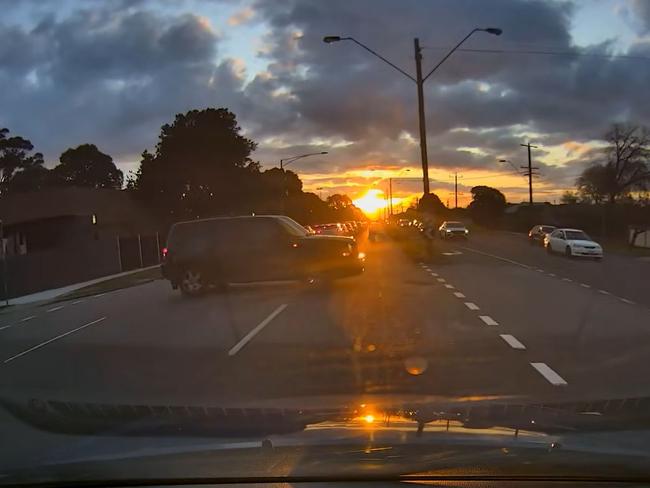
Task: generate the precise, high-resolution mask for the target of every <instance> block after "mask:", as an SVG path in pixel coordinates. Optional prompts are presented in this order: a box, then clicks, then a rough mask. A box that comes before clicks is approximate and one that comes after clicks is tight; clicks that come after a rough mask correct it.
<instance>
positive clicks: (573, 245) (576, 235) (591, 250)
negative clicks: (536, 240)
mask: <svg viewBox="0 0 650 488" xmlns="http://www.w3.org/2000/svg"><path fill="white" fill-rule="evenodd" d="M544 247H545V248H546V250H547V251H548V252H549V253H553V252H561V253H564V254H565V255H566V256H567V257H570V258H572V257H574V256H585V257H592V258H596V259H602V257H603V248H602V246H601V245H600V244H598V243H597V242H595V241H594V240H592V239H591V237H589V236H588V235H587V234H586V233H585V232H584V231H581V230H580V229H555V230H554V231H553V232H551V233H550V234H547V235H546V237H545V238H544Z"/></svg>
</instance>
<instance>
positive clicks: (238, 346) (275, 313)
mask: <svg viewBox="0 0 650 488" xmlns="http://www.w3.org/2000/svg"><path fill="white" fill-rule="evenodd" d="M285 308H287V304H286V303H283V304H282V305H280V306H279V307H278V308H276V309H275V310H273V312H271V314H270V315H269V316H268V317H266V318H265V319H264V320H262V321H261V322H260V323H259V324H258V325H257V326H256V327H255V328H254V329H253V330H251V331H250V332H249V333H248V334H246V335H245V336H244V338H243V339H242V340H241V341H239V342H238V343H237V344H235V345H234V346H233V347H232V349H231V350H230V351H228V356H234V355H235V354H237V353H238V352H239V351H241V350H242V348H243V347H244V346H245V345H246V344H248V343H249V342H250V341H251V340H252V339H253V337H255V336H256V335H257V334H258V333H259V332H260V331H261V330H262V329H263V328H264V327H266V326H267V325H269V323H270V322H271V320H273V319H274V318H275V317H277V316H278V315H279V314H280V313H281V312H282V311H283V310H284V309H285Z"/></svg>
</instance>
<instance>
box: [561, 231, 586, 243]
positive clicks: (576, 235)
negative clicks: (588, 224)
mask: <svg viewBox="0 0 650 488" xmlns="http://www.w3.org/2000/svg"><path fill="white" fill-rule="evenodd" d="M564 235H565V236H566V238H567V240H568V241H590V240H591V238H590V237H589V236H588V235H587V234H585V233H584V232H582V231H581V230H565V231H564Z"/></svg>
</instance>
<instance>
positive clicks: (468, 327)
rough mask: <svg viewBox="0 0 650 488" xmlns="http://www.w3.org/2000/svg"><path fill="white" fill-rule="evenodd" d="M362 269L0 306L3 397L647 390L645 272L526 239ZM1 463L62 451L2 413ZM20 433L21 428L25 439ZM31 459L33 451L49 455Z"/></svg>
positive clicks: (545, 394)
mask: <svg viewBox="0 0 650 488" xmlns="http://www.w3.org/2000/svg"><path fill="white" fill-rule="evenodd" d="M363 241H364V242H363V243H362V248H363V249H364V250H365V252H366V254H367V258H366V271H365V273H364V274H363V275H361V276H358V277H353V278H349V279H345V280H341V281H339V282H336V283H335V284H333V285H332V286H329V287H324V288H322V289H309V288H305V287H304V286H300V285H298V284H292V283H284V284H271V285H251V286H237V287H233V288H232V289H230V291H229V292H228V293H224V294H208V295H206V296H203V297H200V298H197V299H184V298H183V297H181V296H180V294H179V293H178V292H175V291H172V290H171V288H170V287H169V285H168V283H167V282H165V281H162V280H161V281H155V282H151V283H148V284H144V285H141V286H137V287H133V288H128V289H124V290H119V291H116V292H111V293H107V294H104V295H97V296H94V297H88V298H85V299H77V300H70V301H67V302H59V303H52V304H43V305H39V306H24V307H12V308H11V309H10V310H8V311H5V312H3V313H2V314H0V392H1V393H2V394H3V395H12V396H19V397H24V398H47V399H60V400H68V401H91V402H95V401H96V402H105V403H122V404H138V405H143V404H155V405H160V404H162V405H213V406H223V407H228V406H263V405H268V404H273V405H278V404H284V405H287V406H295V405H305V406H306V405H308V404H317V403H318V402H319V401H320V400H319V399H322V398H323V397H327V398H336V397H341V398H349V397H350V396H358V397H359V398H361V399H363V398H368V397H371V396H372V395H380V396H381V395H383V396H390V395H409V394H415V395H427V396H436V397H438V396H443V397H454V398H458V397H472V398H480V397H490V396H507V397H513V398H519V399H521V398H530V399H534V400H536V401H546V400H557V399H604V398H620V397H627V396H639V395H650V381H648V378H647V375H645V374H644V373H645V372H646V371H647V366H648V364H650V291H649V289H648V286H647V283H648V280H649V278H650V263H648V262H645V261H643V260H640V259H637V258H632V257H624V256H614V255H606V257H605V259H604V260H603V262H602V263H598V262H594V261H579V260H569V259H567V258H564V257H562V256H549V255H547V254H546V253H545V251H544V250H543V249H542V248H537V247H531V246H529V245H528V243H527V241H526V239H525V238H523V237H522V236H516V235H511V234H506V233H486V234H477V235H475V236H472V238H471V239H470V240H468V241H453V242H441V241H439V240H437V241H435V245H434V248H433V253H432V256H431V258H430V259H424V257H422V258H417V257H416V258H412V257H410V256H407V255H406V254H405V252H404V251H403V247H402V246H401V244H400V243H399V242H396V241H393V240H391V239H380V240H378V241H376V242H368V241H366V240H365V239H364V240H363ZM0 431H2V432H4V433H5V435H0V438H2V440H1V441H0V453H2V455H1V456H0V457H3V459H4V460H5V462H6V463H16V462H22V463H28V462H29V459H30V458H29V456H28V455H27V453H30V452H33V451H34V449H35V447H34V446H35V445H36V446H39V447H40V448H41V451H42V452H45V451H46V450H47V449H48V446H49V447H52V446H57V447H59V448H61V446H63V445H64V444H65V442H64V440H62V438H61V437H60V436H50V437H47V436H41V437H38V436H39V435H40V434H38V433H36V432H35V431H33V430H32V429H29V428H27V427H25V426H24V425H20V424H19V423H18V422H17V421H16V420H15V419H13V418H12V417H11V416H10V415H8V414H7V413H0ZM27 434H29V435H27ZM42 452H41V454H42Z"/></svg>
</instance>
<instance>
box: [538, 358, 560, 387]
mask: <svg viewBox="0 0 650 488" xmlns="http://www.w3.org/2000/svg"><path fill="white" fill-rule="evenodd" d="M530 365H531V366H532V367H533V368H535V369H536V370H537V372H538V373H539V374H541V375H542V376H543V377H544V378H546V381H548V382H549V383H550V384H552V385H555V386H559V385H566V384H567V382H566V381H565V380H564V378H562V377H561V376H560V375H559V374H557V373H556V372H555V371H553V370H552V369H551V368H550V367H549V366H548V365H547V364H546V363H530Z"/></svg>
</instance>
